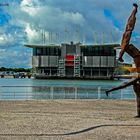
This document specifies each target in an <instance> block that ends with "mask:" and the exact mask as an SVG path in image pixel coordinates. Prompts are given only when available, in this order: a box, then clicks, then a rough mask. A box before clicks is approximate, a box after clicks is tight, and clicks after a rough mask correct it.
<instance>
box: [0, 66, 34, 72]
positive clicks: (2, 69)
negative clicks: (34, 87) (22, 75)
mask: <svg viewBox="0 0 140 140" xmlns="http://www.w3.org/2000/svg"><path fill="white" fill-rule="evenodd" d="M0 71H13V72H31V68H27V69H25V68H5V67H1V68H0Z"/></svg>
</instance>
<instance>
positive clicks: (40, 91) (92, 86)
mask: <svg viewBox="0 0 140 140" xmlns="http://www.w3.org/2000/svg"><path fill="white" fill-rule="evenodd" d="M122 82H124V81H123V80H35V79H2V78H1V79H0V99H1V100H11V99H14V100H20V99H21V100H28V99H30V100H31V99H40V100H41V99H108V98H109V99H112V98H113V99H132V98H135V96H134V92H133V90H132V87H129V88H127V89H124V90H119V91H115V92H112V93H111V94H110V96H109V97H106V95H105V90H107V89H110V88H111V87H115V86H118V85H120V84H121V83H122Z"/></svg>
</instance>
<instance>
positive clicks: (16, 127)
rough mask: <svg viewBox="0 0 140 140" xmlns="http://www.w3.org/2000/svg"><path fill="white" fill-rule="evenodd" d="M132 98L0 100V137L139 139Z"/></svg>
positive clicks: (24, 139)
mask: <svg viewBox="0 0 140 140" xmlns="http://www.w3.org/2000/svg"><path fill="white" fill-rule="evenodd" d="M134 116H136V102H135V101H134V100H130V101H121V100H48V101H0V140H38V139H39V140H93V139H94V140H139V139H140V119H139V118H135V117H134Z"/></svg>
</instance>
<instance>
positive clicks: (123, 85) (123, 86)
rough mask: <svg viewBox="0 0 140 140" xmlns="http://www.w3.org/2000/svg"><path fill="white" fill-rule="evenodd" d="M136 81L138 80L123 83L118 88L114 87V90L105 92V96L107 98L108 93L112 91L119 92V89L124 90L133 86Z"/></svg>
mask: <svg viewBox="0 0 140 140" xmlns="http://www.w3.org/2000/svg"><path fill="white" fill-rule="evenodd" d="M138 80H139V78H134V79H131V80H129V81H128V82H124V83H122V84H121V85H120V86H117V87H114V88H112V89H110V90H107V91H106V95H107V96H108V93H109V92H112V91H115V90H119V89H123V88H126V87H128V86H131V85H133V84H135V83H136V82H137V81H138Z"/></svg>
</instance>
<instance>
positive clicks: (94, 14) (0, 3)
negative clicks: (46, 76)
mask: <svg viewBox="0 0 140 140" xmlns="http://www.w3.org/2000/svg"><path fill="white" fill-rule="evenodd" d="M134 2H136V3H137V4H138V5H139V6H140V0H0V67H24V68H30V67H31V55H32V49H30V48H26V47H25V46H24V45H25V44H42V43H45V44H50V43H54V44H61V43H62V42H70V41H74V42H79V41H80V42H81V43H83V44H98V45H99V44H109V43H117V44H120V43H121V38H122V34H123V32H124V29H125V25H126V21H127V19H128V17H129V15H130V13H131V11H132V9H133V6H132V4H133V3H134ZM7 5H8V6H7ZM43 34H45V35H44V36H43ZM43 37H44V38H45V41H44V40H43ZM130 42H131V43H133V44H134V45H135V46H136V47H137V48H139V49H140V12H138V13H137V21H136V25H135V29H134V31H133V34H132V38H131V41H130ZM125 62H127V63H131V62H132V59H131V58H130V57H129V56H128V55H125Z"/></svg>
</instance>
